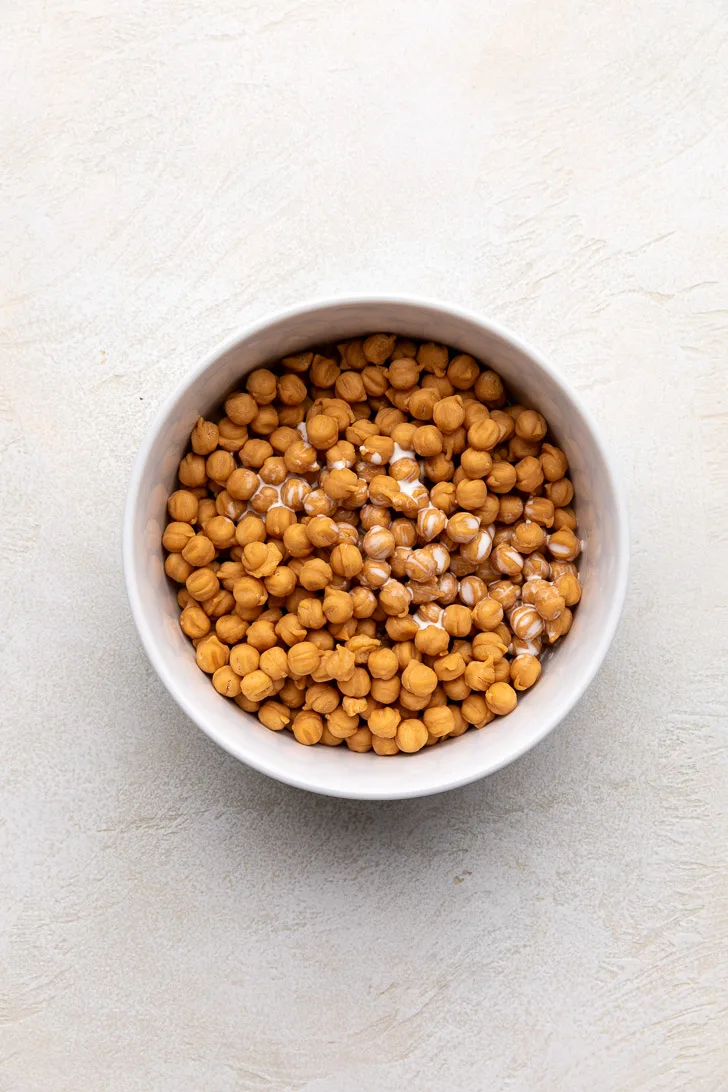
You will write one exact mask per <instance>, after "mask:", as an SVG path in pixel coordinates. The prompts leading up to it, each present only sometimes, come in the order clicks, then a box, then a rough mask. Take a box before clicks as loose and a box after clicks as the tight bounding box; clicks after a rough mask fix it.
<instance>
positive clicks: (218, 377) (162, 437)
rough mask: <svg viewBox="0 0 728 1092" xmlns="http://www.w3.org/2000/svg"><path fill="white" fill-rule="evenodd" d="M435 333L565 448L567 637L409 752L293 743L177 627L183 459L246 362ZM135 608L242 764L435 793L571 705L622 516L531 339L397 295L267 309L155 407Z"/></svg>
mask: <svg viewBox="0 0 728 1092" xmlns="http://www.w3.org/2000/svg"><path fill="white" fill-rule="evenodd" d="M379 330H385V331H396V332H397V333H399V334H402V335H405V336H411V337H415V338H425V339H432V340H433V341H438V342H441V343H445V344H447V345H451V346H453V347H456V348H458V349H460V350H462V351H464V352H468V353H471V354H472V355H473V356H474V357H475V358H476V359H478V360H479V361H481V362H482V363H483V364H484V366H492V367H493V368H495V369H496V370H497V371H498V372H499V373H500V374H501V375H502V377H503V379H504V381H505V383H506V384H507V386H508V387H509V389H510V391H511V392H512V393H513V394H514V395H516V396H517V397H518V398H519V400H522V401H523V402H524V403H525V404H526V405H532V406H534V407H536V408H538V409H539V410H540V411H541V412H543V413H544V414H545V416H546V418H547V420H548V422H549V425H550V427H551V429H552V431H553V433H554V435H555V436H556V438H557V439H558V441H559V443H560V444H561V446H562V447H563V448H564V450H565V451H566V454H567V456H568V459H569V464H570V467H571V475H572V478H573V482H574V486H575V490H576V505H577V508H578V516H579V534H580V535H581V537H582V538H583V539H584V540H585V542H586V548H585V550H584V553H583V556H582V559H581V561H580V569H581V576H582V581H583V585H584V595H583V600H582V603H581V604H580V606H579V608H578V609H577V610H576V612H575V616H574V625H573V627H572V630H571V633H570V634H569V637H568V639H567V640H566V641H564V642H561V643H560V644H559V646H557V648H556V649H555V650H554V651H553V652H551V653H549V657H548V665H547V669H546V670H545V671H544V673H543V675H542V678H541V679H540V681H539V683H538V685H537V686H536V687H535V688H534V689H533V690H532V691H529V692H528V693H526V694H523V695H522V696H521V698H520V700H519V703H518V707H517V709H516V710H515V712H514V713H512V714H511V715H510V716H508V717H506V718H504V719H502V720H500V719H499V720H496V721H494V722H493V723H492V724H490V725H489V726H488V727H487V728H486V729H484V730H483V731H479V732H478V731H471V732H468V733H466V734H465V735H464V736H461V737H459V738H458V739H455V740H452V741H446V742H445V743H443V744H440V745H439V746H437V747H432V748H427V749H426V750H424V751H422V752H420V753H419V754H418V755H417V756H416V758H395V759H391V760H389V759H385V758H382V757H380V756H377V755H374V754H373V753H369V754H364V755H361V754H354V753H351V752H349V751H348V749H347V748H346V746H345V745H344V746H342V747H337V748H328V747H326V748H324V747H311V748H308V747H302V746H300V744H298V743H296V742H295V741H294V740H293V739H292V737H291V736H290V735H289V734H288V733H275V732H271V731H268V730H267V729H264V728H263V727H262V726H261V725H260V724H259V723H258V721H257V720H256V719H255V717H252V716H250V715H248V714H245V713H243V712H242V710H240V709H239V708H238V707H237V706H236V705H235V704H234V703H233V702H228V701H225V700H223V699H222V698H221V697H220V696H219V695H218V694H217V693H216V692H215V691H214V690H213V688H212V686H211V685H210V680H209V678H208V677H207V676H205V675H203V674H202V673H201V672H200V671H199V669H198V668H197V666H196V664H195V660H194V655H193V650H192V648H191V646H190V644H189V641H188V640H187V639H186V638H185V637H184V635H183V634H182V632H181V630H180V628H179V623H178V617H179V608H178V605H177V601H176V597H175V589H174V588H173V587H172V586H171V585H170V583H169V581H168V580H167V578H166V577H165V574H164V570H163V555H162V550H161V546H160V537H161V534H162V529H163V527H164V524H165V519H166V500H167V497H168V495H169V493H170V491H171V490H172V489H173V488H174V481H175V474H176V470H177V465H178V462H179V459H180V457H181V455H182V453H183V451H184V448H185V446H186V444H187V441H188V437H189V433H190V431H191V429H192V427H193V425H194V423H195V421H196V419H197V417H198V415H199V414H200V413H203V414H204V413H206V412H209V411H211V410H212V409H213V408H214V407H216V406H218V405H219V403H220V402H221V400H222V399H223V397H224V396H225V395H226V394H227V393H228V392H229V391H230V390H232V389H234V388H235V387H236V386H237V385H238V383H239V382H240V379H241V377H242V376H244V375H245V374H246V373H247V372H248V371H250V370H251V369H252V368H254V367H258V366H260V365H262V364H265V363H269V362H275V361H276V360H277V359H279V358H280V357H281V356H283V355H285V354H286V353H290V352H294V351H296V350H300V349H304V348H307V347H309V346H311V345H315V344H317V343H321V342H331V341H336V340H340V339H343V338H347V337H351V336H356V335H361V334H366V333H370V332H373V331H379ZM124 564H125V573H126V579H127V588H128V592H129V599H130V603H131V606H132V611H133V614H134V617H135V620H136V623H137V626H138V628H139V632H140V635H141V637H142V640H143V643H144V646H145V649H146V651H147V653H148V655H149V657H150V659H151V661H152V664H153V665H154V667H155V669H156V670H157V672H158V673H159V675H160V677H161V679H162V681H163V682H164V683H165V685H166V686H167V688H168V689H169V691H170V693H171V694H172V695H173V696H174V697H175V698H176V700H177V701H178V702H179V704H180V706H181V707H182V708H183V709H184V711H185V712H186V713H187V714H188V715H189V716H190V717H191V718H192V719H193V720H194V721H195V722H196V723H197V724H198V725H199V726H200V727H201V728H202V729H203V730H204V731H205V732H207V734H208V735H210V736H211V737H212V738H213V739H214V740H216V741H217V742H218V743H219V744H220V745H221V746H222V747H224V748H225V749H226V750H228V751H229V752H230V753H231V754H233V755H236V756H237V757H238V758H240V759H242V760H243V761H244V762H247V763H248V764H249V765H251V766H253V767H255V768H256V769H258V770H261V771H262V772H264V773H267V774H269V775H270V776H272V777H276V778H278V779H279V780H282V781H285V782H288V783H289V784H292V785H297V786H299V787H301V788H307V789H311V790H313V791H316V792H321V793H326V794H331V795H335V796H346V797H358V798H369V799H390V798H397V797H406V796H418V795H423V794H427V793H433V792H439V791H442V790H444V789H448V788H453V787H455V786H457V785H462V784H465V783H467V782H469V781H473V780H475V779H476V778H479V777H482V776H483V775H485V774H487V773H490V772H492V771H493V770H496V769H498V768H500V767H501V766H503V765H505V764H506V763H508V762H510V761H512V760H513V759H514V758H516V757H517V756H518V755H520V754H523V753H524V752H525V751H527V750H528V749H529V748H531V747H533V746H534V744H536V743H537V742H538V741H539V740H540V739H542V738H543V737H544V736H545V735H546V734H547V733H548V732H549V731H550V730H551V729H552V728H553V727H554V726H555V725H556V724H557V723H558V722H559V721H560V720H561V719H562V718H563V717H564V715H565V714H566V713H567V712H568V711H569V709H570V708H571V707H572V706H573V704H574V703H575V702H576V701H577V700H578V698H579V697H580V695H581V694H582V692H583V690H584V689H585V688H586V686H587V685H588V683H589V681H590V680H591V679H592V678H593V676H594V674H595V673H596V671H597V670H598V668H599V665H600V664H601V662H602V659H603V658H604V655H605V653H606V651H607V648H608V646H609V644H610V642H611V639H612V637H613V635H614V631H615V629H616V625H617V622H618V619H619V613H620V611H621V607H622V602H623V599H624V592H625V588H626V580H627V569H628V538H627V524H626V516H625V512H624V506H623V502H622V500H621V497H620V496H619V494H618V491H617V488H616V486H615V481H614V476H613V472H612V470H611V468H610V466H609V464H608V460H607V457H606V455H605V452H604V449H603V447H602V444H601V442H600V440H599V438H598V435H597V433H596V431H595V429H594V425H593V423H592V422H591V421H590V420H589V418H588V415H587V414H586V413H585V412H584V410H583V409H582V408H581V406H580V405H579V403H578V401H577V400H576V399H575V396H574V395H573V394H572V393H571V392H570V391H569V390H568V389H567V388H566V387H565V386H564V384H563V381H562V380H560V379H559V378H558V377H557V376H556V374H555V373H553V371H552V370H551V369H550V367H549V366H548V365H546V363H545V362H544V361H542V360H540V359H539V358H537V356H536V354H535V353H534V352H533V350H530V349H528V348H527V347H526V346H523V345H521V344H520V343H519V342H518V341H517V340H516V339H515V338H513V337H512V335H510V334H506V333H505V332H504V331H501V330H499V329H498V328H497V327H495V326H493V325H492V324H490V323H485V322H484V321H483V320H481V319H479V318H477V317H475V316H471V315H467V314H465V313H462V312H458V311H456V310H454V309H453V308H450V307H447V306H444V305H439V304H430V303H416V302H408V301H406V300H360V301H356V300H351V301H333V302H331V303H324V304H316V305H311V306H310V307H307V308H302V309H299V310H297V311H296V312H291V313H287V314H285V315H283V316H281V317H278V318H273V319H271V320H267V321H266V322H265V323H261V324H259V325H258V326H256V327H252V328H250V329H249V330H248V331H247V332H244V333H243V334H242V335H240V336H239V337H238V338H236V339H234V341H233V342H228V343H227V345H226V346H223V347H222V349H221V350H218V351H216V353H213V354H212V355H211V356H210V357H208V358H207V360H205V361H203V362H202V364H201V365H200V366H199V367H198V368H197V370H196V371H195V372H194V373H193V374H192V376H191V377H190V379H189V380H188V381H187V382H186V383H185V384H184V386H183V387H182V388H181V389H180V390H179V391H178V392H177V393H176V394H175V395H173V397H172V398H171V399H170V401H169V402H168V403H167V405H166V406H165V407H164V408H163V410H162V411H160V414H159V415H158V417H157V419H156V421H155V422H154V424H153V425H152V427H151V429H150V431H149V433H148V435H147V437H146V439H145V442H144V444H143V446H142V449H141V451H140V453H139V457H138V459H137V463H136V465H135V468H134V471H133V475H132V481H131V485H130V490H129V496H128V500H127V511H126V519H125V527H124Z"/></svg>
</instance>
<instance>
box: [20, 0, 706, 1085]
mask: <svg viewBox="0 0 728 1092" xmlns="http://www.w3.org/2000/svg"><path fill="white" fill-rule="evenodd" d="M5 7H6V10H5V11H4V33H3V38H2V42H0V55H1V56H2V60H3V68H4V71H5V73H6V75H5V82H4V86H5V91H6V108H5V110H4V111H3V114H2V117H1V118H0V139H1V141H2V147H3V198H4V201H3V205H4V211H5V214H6V219H5V226H4V228H3V244H4V246H3V249H4V259H3V265H2V268H3V276H2V280H3V283H4V297H5V298H4V301H3V302H4V306H3V312H2V337H3V357H2V364H1V365H0V368H1V369H2V372H1V377H0V378H1V383H2V390H1V393H0V419H1V425H2V439H1V440H0V450H2V501H3V511H4V513H5V529H4V533H3V535H2V540H1V541H0V551H1V562H2V571H3V596H2V617H3V623H4V637H5V639H4V642H3V647H2V653H1V654H0V655H2V661H3V662H2V678H3V731H2V735H1V736H0V741H1V742H0V748H1V749H2V755H1V762H0V771H1V775H0V776H1V777H2V797H1V799H2V804H1V807H2V827H1V828H0V836H1V837H2V858H3V859H2V868H1V869H0V885H1V892H2V894H1V901H0V915H1V917H0V926H1V929H0V1088H1V1089H2V1092H64V1090H69V1092H70V1090H73V1092H79V1090H80V1092H85V1090H87V1089H89V1090H90V1089H93V1090H97V1089H101V1088H103V1089H106V1088H108V1089H112V1090H114V1092H116V1090H119V1092H127V1090H129V1092H136V1090H144V1092H148V1090H149V1089H153V1090H155V1092H156V1090H163V1092H167V1090H170V1092H178V1090H180V1089H185V1090H186V1089H194V1090H197V1089H201V1088H204V1089H205V1090H210V1092H229V1090H238V1089H246V1090H247V1089H251V1090H253V1092H273V1090H275V1092H277V1090H289V1089H290V1090H294V1089H295V1090H300V1089H305V1090H306V1092H359V1090H361V1089H376V1090H380V1089H381V1090H383V1092H389V1090H393V1092H394V1090H398V1092H399V1090H401V1089H403V1088H406V1089H408V1090H410V1089H412V1090H416V1092H420V1090H421V1092H431V1090H439V1089H449V1088H452V1087H459V1088H463V1089H467V1090H468V1092H471V1090H472V1092H480V1090H481V1089H489V1090H490V1089H504V1090H508V1092H531V1090H532V1089H535V1088H538V1089H545V1090H547V1092H551V1090H554V1092H557V1090H558V1092H564V1090H566V1092H581V1090H583V1089H587V1088H589V1089H594V1090H597V1092H613V1090H614V1089H620V1090H630V1092H631V1090H635V1092H682V1090H683V1089H685V1088H694V1089H696V1090H700V1092H704V1090H710V1092H713V1090H715V1092H720V1090H723V1089H725V1087H726V1072H728V1052H727V1048H726V1045H725V1044H726V1036H727V1033H728V1013H727V1008H728V971H727V969H726V957H725V951H724V941H725V936H726V927H727V926H728V880H727V879H726V867H725V856H726V854H725V846H726V843H727V841H728V805H727V803H726V773H727V772H728V771H727V770H726V767H727V765H728V762H727V743H726V709H727V707H728V694H727V693H726V670H725V663H726V655H727V654H728V637H727V626H726V623H727V620H728V619H727V615H726V612H727V610H728V597H727V595H726V590H725V579H724V573H725V564H726V540H727V538H728V517H727V516H726V511H725V497H726V486H727V485H728V474H727V472H726V467H728V430H727V426H728V379H727V378H726V370H725V353H726V328H727V327H728V310H726V282H727V280H728V235H727V233H726V226H725V179H726V167H727V166H728V163H727V160H728V154H727V151H726V149H727V148H728V140H727V137H726V124H725V103H726V101H728V65H727V64H726V61H727V60H728V32H727V31H726V24H725V8H724V5H723V3H722V2H721V0H690V2H689V0H667V2H665V3H662V4H658V5H647V4H642V5H635V4H628V3H626V2H625V0H604V2H602V3H600V4H594V3H587V2H586V0H552V2H550V3H539V2H537V0H516V2H512V0H470V2H468V0H451V2H449V3H447V4H445V3H439V4H436V3H434V2H433V3H430V4H420V5H416V4H407V3H396V2H395V3H392V0H389V2H388V3H384V2H379V0H362V2H360V3H358V4H334V3H332V2H331V0H307V2H298V3H296V2H295V0H266V2H262V0H258V2H248V3H240V2H239V0H235V2H234V3H233V2H232V0H219V2H218V3H216V4H210V3H204V2H203V0H175V3H172V2H171V0H161V2H159V3H154V4H149V3H142V2H141V0H129V2H128V3H126V4H124V5H119V4H112V3H110V2H109V0H75V2H72V3H64V2H62V0H44V2H41V0H27V2H26V3H24V4H17V5H6V6H5ZM8 213H9V214H10V215H9V216H8ZM346 290H352V291H354V290H363V291H367V290H369V291H393V292H396V291H404V292H408V291H415V292H418V293H422V294H425V295H433V296H441V297H444V298H449V299H452V300H454V301H456V302H460V303H462V304H464V305H466V306H469V307H472V308H474V309H478V310H481V311H483V312H485V313H488V314H491V315H492V316H493V317H495V318H496V319H499V320H500V321H502V322H504V323H506V324H507V325H510V326H512V327H513V328H515V329H516V330H517V331H519V332H520V333H522V334H523V335H524V336H525V337H526V338H528V339H530V340H532V341H534V342H535V343H536V344H537V345H540V346H541V348H542V349H543V350H544V351H545V352H546V353H547V354H548V355H549V356H550V357H551V358H552V359H554V360H555V361H557V362H560V365H561V367H562V368H563V371H564V374H565V375H566V376H567V377H568V378H569V379H570V380H571V382H572V383H573V384H574V385H575V386H576V387H577V388H578V389H579V390H580V391H581V393H582V395H583V397H584V399H585V401H586V402H587V404H588V405H589V406H590V408H591V409H592V410H593V411H594V413H595V414H596V415H597V417H598V419H599V420H600V422H601V424H602V426H603V429H604V432H605V434H606V436H607V438H608V440H610V441H611V443H612V444H613V446H614V448H615V450H616V451H617V454H618V457H619V459H620V462H621V465H622V469H623V472H624V476H625V479H626V482H627V489H628V493H629V502H630V507H631V516H632V522H633V540H634V560H633V575H632V587H631V594H630V598H629V600H628V604H627V609H626V613H625V618H624V623H623V626H622V629H621V632H620V634H619V636H618V639H617V641H616V643H615V646H614V647H613V650H612V653H611V655H610V657H609V658H608V660H607V663H606V665H605V667H604V669H603V671H602V672H601V675H600V676H599V678H598V680H597V682H596V683H595V684H594V686H593V687H592V688H591V690H590V691H589V693H588V695H587V697H586V698H585V699H584V700H583V701H582V702H581V703H580V705H579V707H578V708H577V710H576V711H575V712H574V713H573V714H572V715H571V716H570V717H569V718H568V720H567V722H566V723H564V724H563V725H562V727H561V728H560V729H558V730H557V731H556V732H555V733H554V734H553V735H552V736H551V737H550V738H549V739H548V740H547V741H546V742H545V743H544V744H543V745H541V746H540V747H539V748H537V749H536V750H535V751H534V752H532V753H531V754H529V755H528V756H527V757H525V758H524V759H522V760H521V761H520V762H518V763H517V764H516V765H515V766H512V767H510V768H508V769H506V770H504V771H502V772H501V773H499V774H496V775H495V776H493V777H492V778H491V779H490V780H488V781H486V782H482V783H480V784H476V785H473V786H471V787H469V788H467V789H464V790H461V791H458V792H455V793H452V794H450V795H448V796H443V797H433V798H430V799H424V800H420V801H413V802H409V803H407V802H405V803H402V804H389V805H382V804H356V803H345V802H343V803H342V802H336V801H332V800H326V799H321V798H316V797H312V796H307V795H304V794H302V793H299V792H297V791H295V790H292V789H286V788H284V787H282V786H280V785H278V784H275V783H273V782H271V781H268V780H267V779H265V778H264V777H262V776H259V775H257V774H254V773H252V772H250V771H248V770H247V769H245V768H244V767H242V766H240V765H239V764H237V763H236V762H235V761H234V760H233V759H231V758H230V757H229V756H227V755H226V754H224V753H223V752H221V751H219V750H218V749H216V748H215V747H214V746H213V745H212V744H211V743H210V742H209V741H208V740H207V739H206V738H205V737H204V736H203V735H202V734H201V733H200V732H199V731H198V730H197V729H196V728H194V727H193V726H192V725H191V724H190V723H189V722H188V721H186V720H185V718H184V717H183V716H182V715H181V714H180V713H179V712H178V711H177V709H176V707H175V706H174V705H173V703H172V701H171V700H170V699H169V698H168V697H167V695H166V693H165V692H163V690H162V687H161V685H160V684H159V683H158V681H157V680H156V678H155V677H154V676H153V675H152V672H151V670H150V668H149V666H148V664H147V662H146V660H145V658H144V657H143V655H142V654H141V652H140V650H139V645H138V642H137V638H136V634H135V632H134V630H133V628H132V625H131V621H130V617H129V613H128V610H127V606H126V603H125V598H124V592H123V588H122V582H121V574H120V567H119V526H120V516H121V506H122V500H123V494H124V489H125V485H126V480H127V477H128V473H129V468H130V465H131V461H132V458H133V454H134V451H135V449H136V447H137V445H138V443H139V441H140V438H141V436H142V434H143V432H144V430H145V428H146V425H147V422H148V420H149V417H150V415H151V413H152V412H153V410H154V408H155V407H156V406H157V404H158V403H159V402H160V400H161V399H162V397H163V396H164V395H165V394H166V392H167V391H168V390H169V389H170V387H171V386H172V385H174V384H175V383H176V382H177V380H178V379H179V378H180V376H182V375H183V374H184V373H185V371H186V369H188V368H189V367H190V366H191V365H192V363H193V362H194V361H195V360H196V359H197V358H198V357H199V356H200V355H201V354H202V352H204V351H205V350H207V349H208V348H209V347H210V346H211V344H213V343H214V342H215V341H216V340H218V339H219V338H220V337H222V336H224V335H226V334H228V333H229V332H230V331H231V330H233V329H234V328H236V327H237V326H239V325H240V324H241V322H243V321H245V320H247V319H249V318H252V317H254V316H257V315H259V314H260V313H261V312H265V311H268V310H271V309H273V308H275V307H278V306H281V305H285V304H288V303H293V302H296V301H297V300H299V299H300V298H302V297H308V296H312V295H318V294H333V293H336V292H339V291H346Z"/></svg>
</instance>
